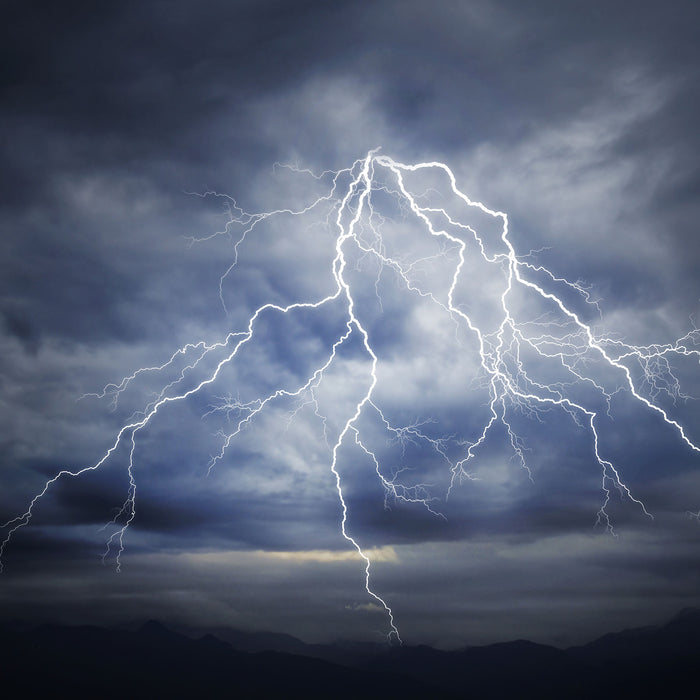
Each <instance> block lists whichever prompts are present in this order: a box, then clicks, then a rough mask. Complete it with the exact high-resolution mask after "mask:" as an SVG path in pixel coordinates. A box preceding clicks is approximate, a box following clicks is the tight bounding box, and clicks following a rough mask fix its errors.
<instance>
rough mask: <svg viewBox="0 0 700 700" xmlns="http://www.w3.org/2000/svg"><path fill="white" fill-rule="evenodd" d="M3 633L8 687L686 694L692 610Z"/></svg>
mask: <svg viewBox="0 0 700 700" xmlns="http://www.w3.org/2000/svg"><path fill="white" fill-rule="evenodd" d="M0 645H1V648H2V655H1V656H0V679H1V687H2V688H3V695H4V696H5V697H10V698H15V697H17V698H19V697H25V696H28V695H36V694H40V693H42V694H43V693H51V695H52V696H53V697H58V698H62V697H70V698H73V699H80V698H93V699H94V698H117V697H120V698H130V699H132V698H146V697H148V698H154V697H168V698H189V697H201V698H219V697H221V698H223V697H236V698H270V697H277V696H280V695H282V696H285V697H287V696H289V697H296V696H298V697H304V698H380V697H381V698H383V699H386V698H430V699H432V698H479V699H481V698H484V699H491V698H494V699H495V698H517V699H518V700H521V699H523V698H525V699H528V698H533V699H534V698H538V699H549V698H551V699H554V698H557V699H564V698H565V699H569V698H596V699H597V700H600V699H606V698H617V699H620V698H646V697H656V698H675V697H679V698H680V697H688V696H692V694H693V692H692V689H693V687H694V681H695V679H696V671H697V669H698V664H699V662H700V610H698V609H687V610H683V611H681V612H680V613H679V614H678V615H676V616H675V617H674V618H673V619H671V620H670V621H669V622H667V623H666V624H664V625H659V626H653V627H643V628H636V629H629V630H625V631H622V632H617V633H613V634H607V635H605V636H603V637H601V638H600V639H597V640H595V641H593V642H591V643H589V644H585V645H583V646H578V647H571V648H568V649H557V648H555V647H551V646H547V645H542V644H536V643H533V642H529V641H525V640H516V641H512V642H504V643H498V644H491V645H488V646H480V647H468V648H466V649H462V650H458V651H440V650H437V649H433V648H430V647H427V646H415V647H411V646H400V647H399V646H397V647H387V646H386V645H374V644H352V643H344V644H343V643H337V644H328V645H321V644H306V643H304V642H302V641H301V640H299V639H296V638H295V637H291V636H289V635H284V634H276V633H269V632H243V631H240V630H232V629H225V628H219V629H214V630H210V631H207V632H201V631H196V630H180V631H178V630H175V629H169V628H168V627H166V626H164V625H163V624H161V623H159V622H156V621H149V622H146V623H143V624H140V625H138V626H131V627H130V628H122V629H107V628H101V627H94V626H62V625H40V626H29V625H22V624H19V623H16V622H15V623H7V624H4V625H2V626H0ZM8 693H9V694H8ZM688 693H690V695H688Z"/></svg>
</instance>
